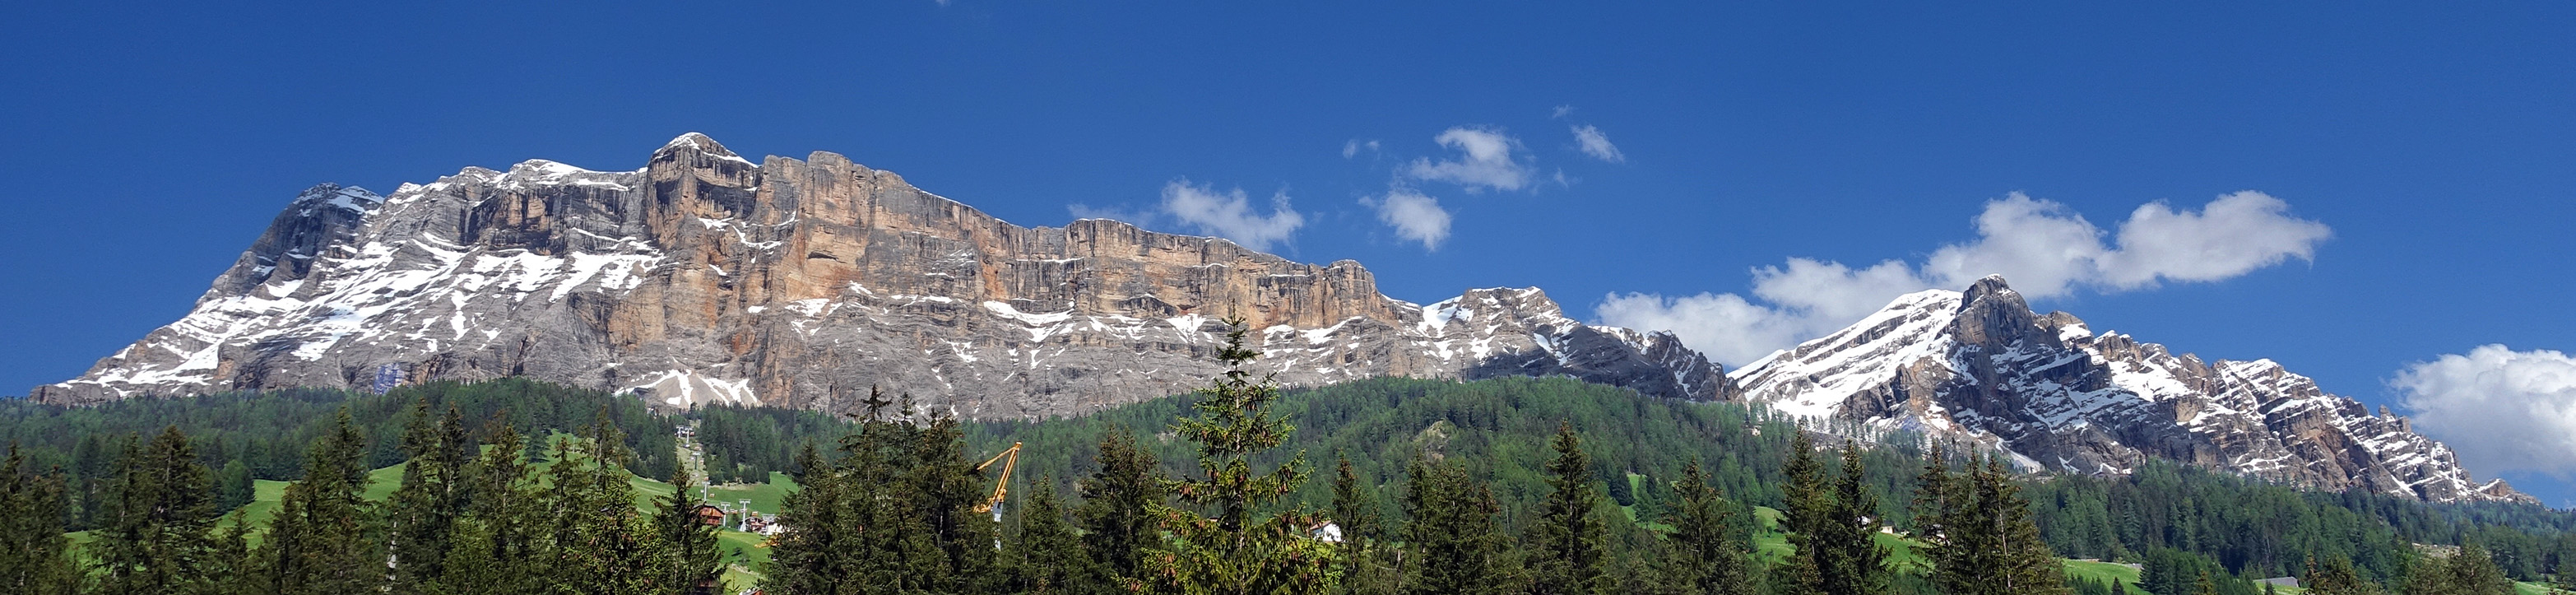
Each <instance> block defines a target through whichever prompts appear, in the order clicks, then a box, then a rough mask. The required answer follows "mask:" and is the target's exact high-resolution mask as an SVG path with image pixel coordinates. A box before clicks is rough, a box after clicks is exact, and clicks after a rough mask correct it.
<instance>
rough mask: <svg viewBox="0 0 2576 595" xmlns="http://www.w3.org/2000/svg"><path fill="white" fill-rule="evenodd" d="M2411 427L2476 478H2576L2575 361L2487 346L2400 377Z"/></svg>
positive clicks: (2424, 365)
mask: <svg viewBox="0 0 2576 595" xmlns="http://www.w3.org/2000/svg"><path fill="white" fill-rule="evenodd" d="M2389 384H2390V385H2391V386H2394V387H2395V388H2397V389H2398V390H2399V391H2401V392H2403V393H2404V404H2405V407H2406V409H2408V410H2409V412H2410V413H2411V414H2412V417H2413V418H2414V420H2415V428H2416V429H2417V430H2419V431H2422V432H2424V433H2425V435H2428V436H2432V437H2434V438H2436V439H2439V440H2441V441H2442V442H2443V443H2444V444H2448V445H2450V446H2451V449H2452V450H2453V451H2455V452H2458V453H2459V455H2460V462H2461V464H2463V465H2466V466H2467V467H2468V468H2469V469H2470V470H2473V471H2476V472H2478V473H2479V474H2482V475H2487V476H2490V477H2492V476H2494V475H2495V474H2500V473H2505V472H2510V471H2538V472H2543V473H2548V474H2551V475H2556V476H2558V477H2562V478H2563V477H2568V476H2569V475H2570V473H2571V472H2576V358H2571V357H2568V355H2567V354H2565V353H2561V352H2557V351H2551V350H2545V349H2544V350H2535V351H2514V350H2512V349H2509V348H2506V347H2505V346H2503V345H2485V346H2480V347H2478V348H2476V349H2471V350H2469V353H2468V354H2467V355H2444V356H2441V357H2438V358H2434V359H2433V361H2429V362H2418V363H2415V364H2413V365H2409V366H2407V367H2406V369H2403V370H2399V371H2398V372H2397V378H2396V379H2395V380H2392V381H2390V383H2389Z"/></svg>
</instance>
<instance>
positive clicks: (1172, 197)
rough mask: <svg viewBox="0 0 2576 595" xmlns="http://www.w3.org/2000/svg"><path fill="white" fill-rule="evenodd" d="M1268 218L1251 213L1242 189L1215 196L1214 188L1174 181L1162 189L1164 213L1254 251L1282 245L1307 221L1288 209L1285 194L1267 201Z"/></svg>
mask: <svg viewBox="0 0 2576 595" xmlns="http://www.w3.org/2000/svg"><path fill="white" fill-rule="evenodd" d="M1270 209H1271V211H1270V214H1269V215H1267V216H1264V215H1261V214H1258V213H1255V212H1253V209H1252V200H1251V199H1250V198H1249V197H1246V196H1245V195H1244V193H1243V189H1242V188H1236V189H1233V190H1230V191H1226V192H1217V191H1216V189H1215V188H1214V187H1210V186H1198V185H1193V184H1190V181H1189V180H1173V181H1171V183H1168V184H1164V185H1163V212H1164V213H1167V214H1170V215H1171V216H1172V217H1173V218H1175V219H1179V220H1180V221H1181V222H1182V223H1187V224H1189V225H1190V226H1191V227H1195V228H1198V230H1199V232H1200V233H1205V234H1210V235H1216V236H1222V237H1224V238H1226V239H1229V240H1234V242H1235V243H1237V244H1242V245H1243V246H1244V247H1246V248H1251V249H1254V250H1269V249H1270V246H1271V245H1272V244H1277V243H1280V242H1285V241H1287V240H1288V237H1289V235H1290V234H1292V233H1295V232H1296V231H1297V228H1298V227H1301V226H1304V225H1305V224H1306V217H1305V216H1304V215H1300V214H1298V213H1297V211H1296V210H1295V209H1291V208H1289V207H1288V193H1287V192H1280V193H1278V194H1275V195H1272V196H1271V197H1270Z"/></svg>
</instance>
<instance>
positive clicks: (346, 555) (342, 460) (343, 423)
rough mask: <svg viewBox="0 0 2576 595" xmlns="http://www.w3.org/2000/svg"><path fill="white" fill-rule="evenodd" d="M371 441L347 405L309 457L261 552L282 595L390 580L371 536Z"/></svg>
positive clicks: (350, 589)
mask: <svg viewBox="0 0 2576 595" xmlns="http://www.w3.org/2000/svg"><path fill="white" fill-rule="evenodd" d="M365 453H366V439H365V438H364V437H361V436H359V435H358V431H357V429H356V428H355V427H353V426H352V425H351V423H350V421H349V411H348V409H347V408H342V409H341V410H340V414H339V417H338V418H337V419H336V420H335V422H334V424H333V425H332V428H331V429H330V430H328V431H326V432H324V433H323V436H322V440H320V441H318V442H315V443H314V444H313V448H312V449H311V450H310V451H308V452H307V453H306V455H305V465H304V480H303V481H298V482H295V483H294V484H292V485H288V486H287V487H286V495H285V497H284V498H283V499H282V500H280V501H279V502H278V505H277V517H276V519H275V520H273V521H271V522H270V527H269V531H268V535H267V537H266V538H265V540H263V541H262V542H261V543H260V547H259V550H258V552H257V553H255V554H254V555H255V557H256V559H257V560H258V564H259V566H260V574H261V575H262V581H263V582H264V584H265V585H267V587H268V588H269V589H271V590H272V592H275V593H279V594H281V595H302V594H307V593H310V594H316V595H322V594H335V593H357V592H360V591H365V590H370V589H374V588H375V587H377V586H379V585H382V584H383V583H384V581H385V574H384V570H385V566H384V563H385V557H384V555H383V554H382V551H383V550H381V549H379V546H380V544H381V543H382V541H380V540H378V539H376V538H375V536H373V535H370V531H369V528H370V524H371V521H372V519H370V518H369V516H370V515H371V513H372V508H373V506H372V505H371V503H369V502H367V501H366V499H365V498H364V497H363V494H364V493H365V492H366V489H367V467H366V464H365V459H364V458H363V457H364V456H365Z"/></svg>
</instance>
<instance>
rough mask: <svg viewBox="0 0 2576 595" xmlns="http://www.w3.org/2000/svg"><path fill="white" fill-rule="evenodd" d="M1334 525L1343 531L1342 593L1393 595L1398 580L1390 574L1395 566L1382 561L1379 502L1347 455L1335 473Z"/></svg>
mask: <svg viewBox="0 0 2576 595" xmlns="http://www.w3.org/2000/svg"><path fill="white" fill-rule="evenodd" d="M1333 523H1334V526H1336V527H1338V528H1340V530H1341V539H1342V546H1341V550H1342V551H1341V558H1340V563H1341V573H1342V581H1341V583H1342V591H1341V592H1342V593H1345V594H1349V595H1379V594H1385V593H1393V592H1394V591H1395V586H1396V584H1395V583H1396V577H1395V576H1394V575H1393V574H1391V573H1390V572H1389V571H1391V570H1392V569H1393V566H1392V565H1390V564H1388V563H1387V561H1386V560H1384V559H1383V558H1384V555H1383V554H1384V553H1385V552H1384V550H1385V548H1384V547H1383V546H1382V545H1381V541H1380V539H1381V538H1380V535H1381V529H1380V528H1379V526H1378V508H1377V501H1376V499H1374V498H1371V497H1369V494H1368V487H1367V486H1364V485H1361V484H1360V478H1359V473H1358V472H1357V471H1355V470H1353V469H1352V468H1351V459H1350V457H1347V456H1345V457H1340V461H1339V462H1338V463H1337V464H1336V465H1335V466H1334V470H1333Z"/></svg>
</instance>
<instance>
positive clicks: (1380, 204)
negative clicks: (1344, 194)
mask: <svg viewBox="0 0 2576 595" xmlns="http://www.w3.org/2000/svg"><path fill="white" fill-rule="evenodd" d="M1360 204H1363V205H1368V206H1370V207H1375V208H1376V209H1377V220H1379V221H1383V222H1386V224H1387V225H1388V226H1391V227H1394V228H1395V235H1396V236H1397V237H1401V238H1404V239H1406V240H1411V241H1416V242H1421V243H1422V248H1423V249H1425V250H1438V249H1440V241H1441V240H1446V239H1449V211H1448V210H1447V209H1443V208H1440V199H1437V198H1432V197H1431V196H1430V195H1426V194H1423V193H1421V192H1416V191H1414V190H1413V189H1411V188H1405V187H1402V186H1397V187H1394V188H1389V189H1387V191H1386V196H1383V197H1377V198H1363V199H1360Z"/></svg>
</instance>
